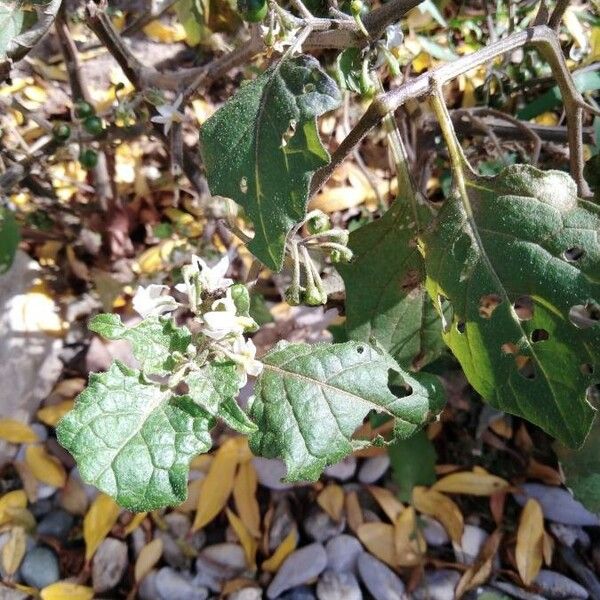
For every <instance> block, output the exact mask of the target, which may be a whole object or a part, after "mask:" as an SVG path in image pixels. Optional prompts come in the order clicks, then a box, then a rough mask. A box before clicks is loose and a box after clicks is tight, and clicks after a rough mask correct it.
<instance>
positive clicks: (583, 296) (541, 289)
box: [422, 165, 600, 446]
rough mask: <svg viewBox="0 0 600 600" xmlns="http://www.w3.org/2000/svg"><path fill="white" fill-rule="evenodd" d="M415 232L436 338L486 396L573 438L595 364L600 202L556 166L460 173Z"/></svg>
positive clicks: (581, 425)
mask: <svg viewBox="0 0 600 600" xmlns="http://www.w3.org/2000/svg"><path fill="white" fill-rule="evenodd" d="M466 190H467V191H466V196H467V198H462V199H461V198H460V197H459V194H458V193H457V194H454V195H453V196H452V197H451V198H450V199H448V200H447V201H446V202H445V204H444V205H443V207H442V208H441V210H440V212H439V213H438V215H437V220H436V222H435V225H434V226H433V227H432V228H430V230H428V231H427V232H426V233H425V235H424V236H423V239H422V247H423V253H424V256H425V263H426V269H427V275H428V282H427V287H428V290H429V292H430V295H431V297H432V298H433V299H434V303H435V304H437V305H438V306H439V301H440V299H441V298H442V297H445V298H447V299H448V300H449V302H450V303H451V305H452V309H453V317H452V319H448V322H447V323H446V327H445V332H444V339H445V341H446V343H447V344H448V345H449V346H450V348H451V349H452V351H453V352H454V354H455V355H456V357H457V358H458V360H459V361H460V363H461V365H462V367H463V370H464V372H465V374H466V376H467V378H468V380H469V382H470V383H471V385H472V386H473V387H474V388H475V389H476V390H477V391H478V392H479V393H480V394H481V395H482V396H483V397H484V398H485V399H486V400H487V401H488V402H490V404H492V405H493V406H494V407H496V408H498V409H501V410H504V411H506V412H509V413H512V414H515V415H519V416H522V417H525V418H526V419H528V420H529V421H532V422H533V423H535V424H536V425H538V426H540V427H542V428H543V429H544V430H546V431H547V432H548V433H550V434H551V435H553V436H554V437H556V438H558V439H560V440H561V441H562V442H563V443H565V444H567V445H569V446H579V445H581V444H582V443H583V441H584V440H585V437H586V435H587V433H588V431H589V429H590V427H591V424H592V419H593V417H594V409H593V408H592V406H591V405H590V403H589V402H588V399H587V398H586V392H587V390H588V388H590V386H591V385H592V384H593V383H595V382H597V380H598V379H597V375H594V373H598V371H599V369H600V324H599V323H598V318H599V313H600V307H599V306H598V302H599V301H600V241H599V233H600V209H599V207H598V206H597V205H594V204H592V203H590V202H586V201H583V200H578V199H577V192H576V186H575V183H574V182H573V180H572V179H571V178H570V177H569V176H568V175H567V174H566V173H563V172H561V171H546V172H543V171H540V170H538V169H536V168H534V167H531V166H529V165H512V166H509V167H507V168H506V169H505V170H504V171H503V172H502V173H500V175H498V176H497V177H495V178H489V179H488V178H484V177H478V176H476V175H475V174H473V173H469V174H468V175H467V180H466Z"/></svg>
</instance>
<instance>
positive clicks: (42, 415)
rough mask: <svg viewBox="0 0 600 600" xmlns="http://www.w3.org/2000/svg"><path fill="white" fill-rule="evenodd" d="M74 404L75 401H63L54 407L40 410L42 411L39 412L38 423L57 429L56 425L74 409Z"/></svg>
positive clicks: (45, 407)
mask: <svg viewBox="0 0 600 600" xmlns="http://www.w3.org/2000/svg"><path fill="white" fill-rule="evenodd" d="M74 404H75V401H74V400H63V401H62V402H59V403H58V404H53V405H52V406H44V408H40V410H38V411H37V418H38V421H40V422H42V423H44V425H48V426H49V427H55V426H56V424H57V423H58V422H59V421H60V420H61V419H62V418H63V417H64V416H65V415H66V414H67V413H68V412H69V411H70V410H71V409H72V408H73V405H74Z"/></svg>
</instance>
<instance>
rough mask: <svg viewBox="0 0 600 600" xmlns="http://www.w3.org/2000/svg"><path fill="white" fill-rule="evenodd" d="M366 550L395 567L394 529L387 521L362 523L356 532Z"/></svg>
mask: <svg viewBox="0 0 600 600" xmlns="http://www.w3.org/2000/svg"><path fill="white" fill-rule="evenodd" d="M356 533H357V535H358V539H359V540H360V541H361V542H362V543H363V544H364V545H365V546H366V547H367V550H368V551H369V552H370V553H371V554H373V555H374V556H376V557H377V558H378V559H380V560H382V561H383V562H384V563H386V564H388V565H389V566H390V567H392V568H395V567H396V546H395V531H394V526H393V525H388V524H387V523H363V524H362V525H361V526H360V527H359V528H358V531H357V532H356Z"/></svg>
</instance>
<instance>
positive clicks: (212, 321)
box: [202, 290, 256, 340]
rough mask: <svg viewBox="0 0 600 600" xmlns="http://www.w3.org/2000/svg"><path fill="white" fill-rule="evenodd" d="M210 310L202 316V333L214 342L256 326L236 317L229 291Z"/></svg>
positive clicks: (249, 320) (252, 321) (248, 318)
mask: <svg viewBox="0 0 600 600" xmlns="http://www.w3.org/2000/svg"><path fill="white" fill-rule="evenodd" d="M211 308H212V310H211V311H209V312H206V313H204V314H203V315H202V320H203V321H204V327H203V328H202V333H204V335H206V336H208V337H210V338H212V339H214V340H222V339H223V338H226V337H227V336H230V335H236V336H238V335H241V334H242V333H244V331H246V330H247V329H253V328H254V327H255V325H256V323H255V322H254V319H251V318H250V317H244V316H238V315H237V307H236V306H235V302H234V301H233V298H232V297H231V290H227V295H226V296H225V298H221V299H220V300H215V301H214V302H213V303H212V306H211Z"/></svg>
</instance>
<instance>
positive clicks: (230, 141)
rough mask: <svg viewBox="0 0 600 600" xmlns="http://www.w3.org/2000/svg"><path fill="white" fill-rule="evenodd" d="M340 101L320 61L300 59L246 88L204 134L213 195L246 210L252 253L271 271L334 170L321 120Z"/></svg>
mask: <svg viewBox="0 0 600 600" xmlns="http://www.w3.org/2000/svg"><path fill="white" fill-rule="evenodd" d="M340 101H341V96H340V92H339V90H338V88H337V86H336V84H335V82H334V81H333V80H332V79H331V78H330V77H329V76H328V75H326V74H325V72H324V71H323V70H322V69H321V68H320V66H319V63H318V61H317V60H316V59H314V58H312V57H310V56H303V55H301V56H296V57H294V58H290V59H287V60H283V61H281V62H279V63H278V64H276V65H275V66H273V67H271V68H270V69H268V70H267V71H265V72H264V73H263V74H262V75H260V76H259V77H258V78H257V79H255V80H254V81H252V82H250V83H247V84H246V85H244V86H242V87H241V88H240V89H239V91H238V92H237V93H236V94H235V95H234V96H233V98H231V99H230V100H229V101H228V102H227V103H226V104H225V105H224V106H223V107H221V108H220V109H219V110H218V111H217V112H216V113H215V114H214V115H213V116H212V117H211V118H210V119H208V121H206V123H204V125H203V126H202V128H201V129H200V148H201V153H202V158H203V161H204V164H205V166H206V174H207V179H208V184H209V186H210V190H211V192H212V193H213V194H215V195H220V196H225V197H227V198H231V199H233V200H235V201H236V202H237V203H238V204H240V205H241V206H243V207H244V209H245V211H246V212H247V214H248V216H249V217H250V218H251V219H252V222H253V223H254V229H255V235H254V239H253V240H252V241H251V242H250V243H249V248H250V250H251V251H252V252H253V253H254V255H255V256H256V257H257V258H259V259H260V260H261V261H262V262H263V263H264V264H265V265H267V266H268V267H269V268H270V269H274V270H276V271H278V270H279V269H281V266H282V262H283V254H284V245H285V239H286V236H287V234H288V232H289V230H290V228H291V227H292V226H293V225H294V224H295V223H297V222H298V221H300V220H302V218H303V217H304V215H305V213H306V203H307V200H308V189H309V184H310V180H311V178H312V175H313V173H314V171H315V170H317V169H318V168H319V167H322V166H323V165H326V164H327V163H328V162H329V154H328V153H327V151H326V150H325V148H324V147H323V144H322V143H321V140H320V138H319V133H318V131H317V127H316V117H318V116H320V115H322V114H324V113H326V112H328V111H330V110H333V109H334V108H336V107H337V106H339V104H340Z"/></svg>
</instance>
